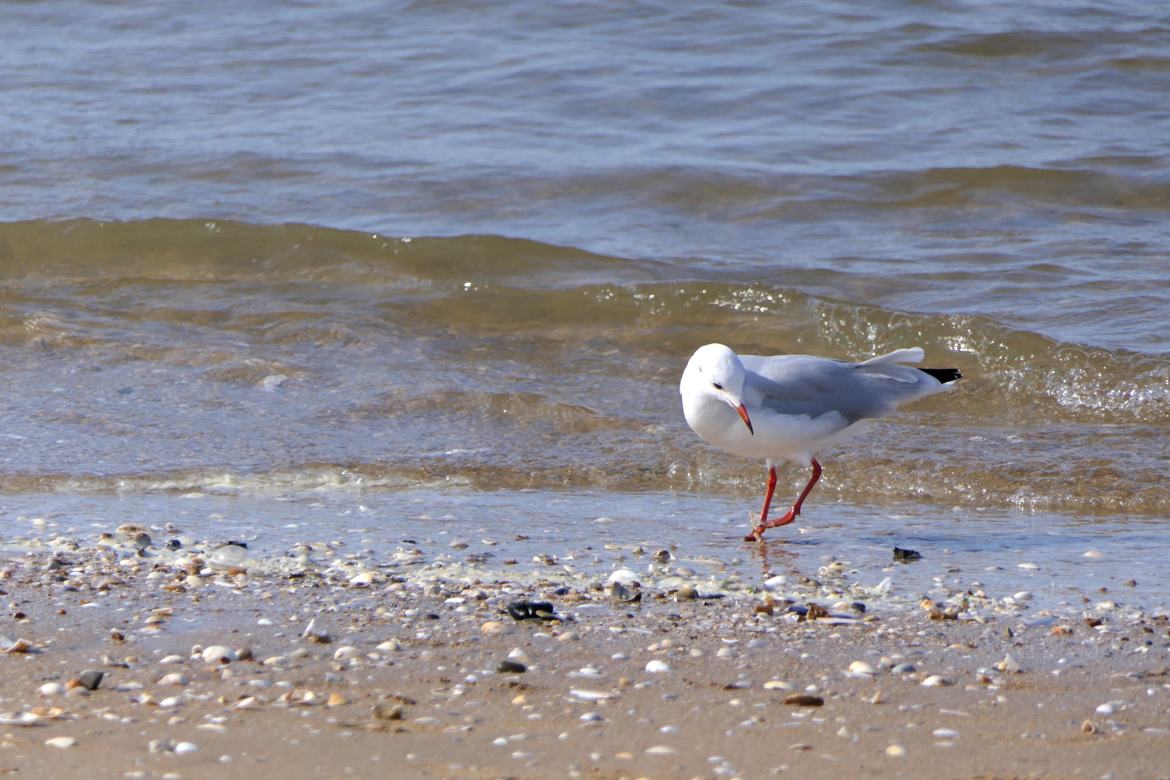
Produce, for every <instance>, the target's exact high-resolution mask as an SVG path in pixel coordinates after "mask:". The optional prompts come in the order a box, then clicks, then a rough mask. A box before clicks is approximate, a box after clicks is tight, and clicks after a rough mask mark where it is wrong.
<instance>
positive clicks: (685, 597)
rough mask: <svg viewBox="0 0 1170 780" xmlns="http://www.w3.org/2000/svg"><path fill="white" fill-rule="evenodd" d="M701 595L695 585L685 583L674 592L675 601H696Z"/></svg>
mask: <svg viewBox="0 0 1170 780" xmlns="http://www.w3.org/2000/svg"><path fill="white" fill-rule="evenodd" d="M698 597H699V591H697V590H696V589H695V586H694V585H683V586H682V587H681V588H679V589H678V590H677V591H676V592H675V594H674V600H675V601H694V600H695V599H697V598H698Z"/></svg>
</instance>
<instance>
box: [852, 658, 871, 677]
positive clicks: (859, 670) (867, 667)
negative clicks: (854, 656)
mask: <svg viewBox="0 0 1170 780" xmlns="http://www.w3.org/2000/svg"><path fill="white" fill-rule="evenodd" d="M849 674H850V675H851V676H853V677H873V675H874V668H873V666H872V665H871V664H868V663H866V662H865V661H854V662H853V663H851V664H849Z"/></svg>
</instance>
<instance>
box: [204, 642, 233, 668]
mask: <svg viewBox="0 0 1170 780" xmlns="http://www.w3.org/2000/svg"><path fill="white" fill-rule="evenodd" d="M199 655H200V657H202V658H203V662H204V663H207V664H229V663H231V662H232V661H234V660H236V651H235V650H232V649H231V648H230V647H228V646H227V645H211V646H210V647H205V648H203V652H201V653H200V654H199Z"/></svg>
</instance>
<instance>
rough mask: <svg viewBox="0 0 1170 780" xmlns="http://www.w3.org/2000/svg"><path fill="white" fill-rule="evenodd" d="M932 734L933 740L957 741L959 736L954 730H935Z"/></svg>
mask: <svg viewBox="0 0 1170 780" xmlns="http://www.w3.org/2000/svg"><path fill="white" fill-rule="evenodd" d="M932 733H933V734H934V737H935V739H957V738H958V736H959V732H957V731H955V730H954V729H935V730H934V732H932Z"/></svg>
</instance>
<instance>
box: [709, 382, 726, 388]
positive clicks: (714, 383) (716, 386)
mask: <svg viewBox="0 0 1170 780" xmlns="http://www.w3.org/2000/svg"><path fill="white" fill-rule="evenodd" d="M711 387H714V388H715V389H716V390H722V389H723V385H721V384H719V383H718V382H712V383H711Z"/></svg>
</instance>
